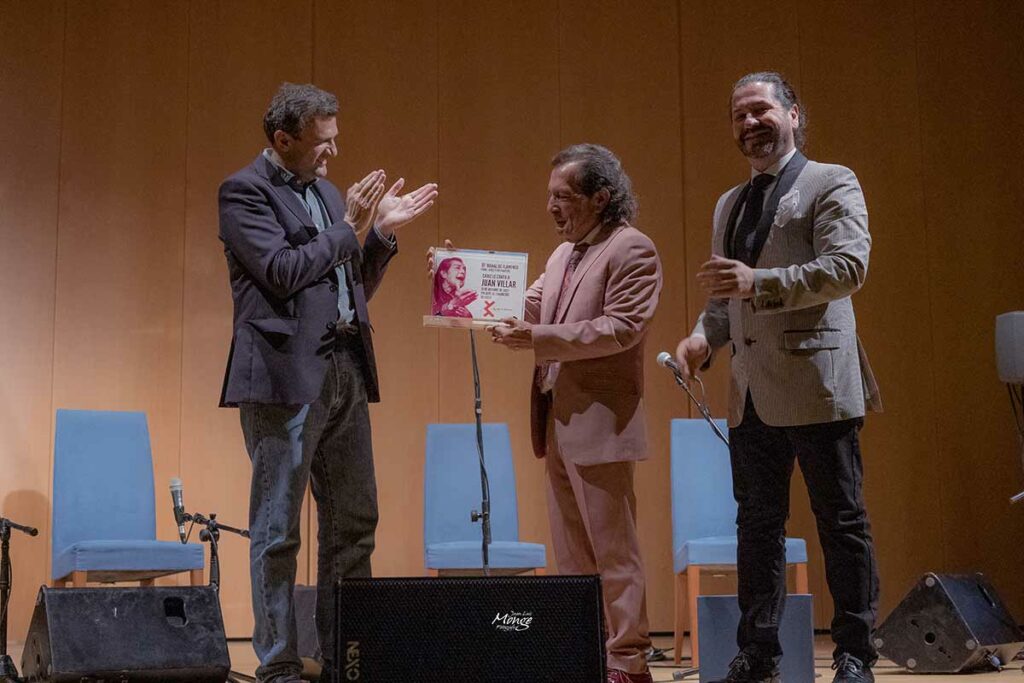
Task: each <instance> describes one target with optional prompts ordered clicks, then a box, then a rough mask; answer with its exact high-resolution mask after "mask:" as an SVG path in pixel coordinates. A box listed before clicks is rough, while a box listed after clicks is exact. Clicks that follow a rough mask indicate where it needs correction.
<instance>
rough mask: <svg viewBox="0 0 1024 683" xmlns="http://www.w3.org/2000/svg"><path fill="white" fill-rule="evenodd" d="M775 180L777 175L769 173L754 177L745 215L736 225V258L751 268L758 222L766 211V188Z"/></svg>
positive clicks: (744, 211)
mask: <svg viewBox="0 0 1024 683" xmlns="http://www.w3.org/2000/svg"><path fill="white" fill-rule="evenodd" d="M774 180H775V176H773V175H769V174H768V173H761V174H760V175H756V176H754V179H753V180H751V181H750V191H749V192H747V200H746V205H745V206H744V207H743V217H742V218H741V219H740V224H739V225H738V226H736V237H735V239H734V240H733V245H734V246H735V253H736V258H737V259H738V260H740V261H743V262H744V263H746V264H747V265H748V266H750V267H751V268H753V267H754V263H753V261H754V242H755V240H756V235H757V224H758V222H760V220H761V212H762V211H764V190H765V188H766V187H768V186H769V185H771V183H772V181H774Z"/></svg>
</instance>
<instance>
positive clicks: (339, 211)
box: [316, 179, 345, 225]
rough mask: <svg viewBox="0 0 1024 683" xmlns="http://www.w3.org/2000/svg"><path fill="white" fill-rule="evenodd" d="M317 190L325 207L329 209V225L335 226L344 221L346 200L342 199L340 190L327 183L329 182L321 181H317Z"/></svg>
mask: <svg viewBox="0 0 1024 683" xmlns="http://www.w3.org/2000/svg"><path fill="white" fill-rule="evenodd" d="M316 189H317V191H318V192H319V193H320V198H321V199H323V200H324V206H325V207H326V208H327V221H328V222H327V224H328V225H333V224H334V223H337V222H338V221H340V220H342V218H344V216H345V200H344V199H342V198H341V193H340V192H338V188H336V187H334V185H333V184H331V183H329V182H327V180H324V179H321V180H318V181H317V183H316Z"/></svg>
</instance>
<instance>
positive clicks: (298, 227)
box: [218, 155, 397, 406]
mask: <svg viewBox="0 0 1024 683" xmlns="http://www.w3.org/2000/svg"><path fill="white" fill-rule="evenodd" d="M316 190H317V191H318V192H319V193H320V197H321V198H322V199H323V203H324V206H326V207H327V213H328V221H329V226H328V227H327V229H326V230H324V231H323V232H320V233H318V232H317V229H316V226H315V225H314V223H313V219H312V218H311V217H310V215H309V211H307V210H306V207H304V206H303V205H302V202H301V201H300V200H299V198H298V197H297V196H296V195H295V193H294V192H292V190H291V188H289V187H288V185H287V184H285V182H284V180H283V179H282V178H281V176H280V174H279V173H278V172H277V169H276V167H275V166H274V165H273V164H272V163H271V162H270V161H269V160H268V159H267V158H265V157H264V156H263V155H260V156H258V157H256V160H255V161H253V162H252V163H251V164H249V165H248V166H246V167H245V168H243V169H242V170H241V171H238V172H237V173H235V174H234V175H232V176H230V177H229V178H227V180H225V181H224V182H223V183H222V184H221V186H220V193H219V197H218V203H219V206H220V239H221V241H223V242H224V253H225V255H226V256H227V260H228V273H229V276H230V279H231V296H232V298H233V299H234V304H235V314H234V328H233V333H232V338H231V351H230V352H229V354H228V364H227V370H226V371H225V374H224V387H223V389H222V391H221V398H220V405H221V406H236V405H238V404H239V403H243V402H254V403H280V404H302V403H312V402H313V401H314V400H316V398H317V397H318V396H319V395H320V389H321V387H322V386H323V381H324V377H325V376H326V374H327V365H328V358H329V356H330V353H331V350H332V348H333V345H334V341H335V330H334V325H335V323H336V322H337V320H338V280H337V275H336V271H335V267H336V266H343V267H344V269H345V272H346V273H347V274H348V278H349V284H350V287H351V291H352V299H353V304H354V308H355V312H356V320H355V321H354V322H356V323H357V324H358V326H359V338H360V341H361V342H362V343H361V344H358V345H357V346H359V348H360V349H361V352H362V354H363V361H364V362H363V363H362V366H363V372H364V376H365V380H366V393H367V398H368V399H369V401H370V402H375V401H379V400H380V391H379V388H378V384H377V365H376V362H375V360H374V356H373V343H372V340H371V338H370V318H369V314H368V312H367V307H366V302H367V300H369V298H370V297H371V296H373V293H374V291H376V289H377V286H378V285H379V284H380V281H381V279H382V278H383V276H384V271H385V270H386V269H387V263H388V261H389V260H390V259H391V257H392V256H394V255H395V254H396V253H397V248H394V247H392V246H391V245H389V244H388V243H387V242H386V241H385V240H383V239H381V237H380V236H379V235H378V234H377V231H376V230H372V229H371V230H370V231H369V233H368V235H367V237H366V241H365V244H364V245H363V246H362V247H361V246H360V244H359V240H358V239H357V238H356V234H355V232H354V231H353V229H352V226H350V225H349V224H348V223H346V222H345V221H344V220H343V219H344V216H345V201H344V199H342V197H341V194H340V193H339V192H338V189H337V188H336V187H334V185H332V184H331V183H329V182H328V181H327V180H325V179H323V178H321V179H320V180H318V181H317V183H316Z"/></svg>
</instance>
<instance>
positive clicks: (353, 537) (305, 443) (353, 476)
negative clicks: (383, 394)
mask: <svg viewBox="0 0 1024 683" xmlns="http://www.w3.org/2000/svg"><path fill="white" fill-rule="evenodd" d="M354 344H359V340H358V338H356V337H347V338H344V337H343V338H342V339H341V340H339V343H338V349H337V350H336V351H334V353H333V354H332V356H331V363H330V365H329V369H328V371H327V377H326V378H325V380H324V385H323V389H322V390H321V392H320V396H319V398H317V400H316V401H314V402H313V403H309V404H306V405H276V404H259V403H245V404H242V405H241V406H240V415H241V421H242V433H243V435H244V436H245V446H246V449H247V450H248V452H249V458H250V459H251V460H252V491H251V495H250V501H249V530H250V533H251V535H252V539H251V541H250V551H249V554H250V565H251V574H252V604H253V613H254V615H255V618H256V626H255V631H254V633H253V639H252V642H253V648H254V649H255V650H256V655H257V656H258V657H259V660H260V666H259V668H258V669H257V671H256V675H257V678H258V679H259V680H260V681H261V682H262V681H267V682H269V681H280V682H283V681H298V680H299V679H298V675H299V672H300V671H301V669H302V664H301V662H300V660H299V656H298V652H297V646H296V643H297V634H296V626H295V609H294V604H293V600H294V598H293V589H294V585H295V572H296V564H297V562H296V560H297V557H298V552H299V547H300V545H301V538H300V533H299V529H300V521H301V512H302V501H303V498H304V496H305V492H306V486H307V484H309V483H311V484H312V490H313V498H314V499H315V500H316V506H317V519H318V521H319V526H320V528H319V535H318V538H317V541H318V544H319V547H318V553H317V558H318V563H319V568H318V572H317V608H316V622H317V634H318V636H319V638H320V646H321V650H322V652H323V655H324V659H325V671H329V670H330V668H331V667H332V664H333V662H332V659H333V656H334V637H333V632H334V624H335V615H334V600H333V590H332V589H333V586H334V584H335V583H336V582H337V581H338V580H339V579H341V578H347V577H368V576H370V554H371V553H372V552H373V548H374V532H375V530H376V528H377V484H376V479H375V476H374V468H373V450H372V446H371V443H370V414H369V409H368V407H367V400H366V387H365V384H364V380H363V374H362V370H361V368H360V364H359V363H360V362H359V360H357V359H358V354H357V353H354V352H353V351H352V348H351V347H352V345H354ZM325 680H326V679H325Z"/></svg>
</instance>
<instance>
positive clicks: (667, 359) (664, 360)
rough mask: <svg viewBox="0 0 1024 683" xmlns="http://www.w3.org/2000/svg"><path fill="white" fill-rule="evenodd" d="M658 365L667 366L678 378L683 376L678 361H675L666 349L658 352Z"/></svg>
mask: <svg viewBox="0 0 1024 683" xmlns="http://www.w3.org/2000/svg"><path fill="white" fill-rule="evenodd" d="M658 365H660V366H661V367H663V368H668V369H669V370H671V371H672V373H673V374H674V375H675V376H676V377H679V378H680V379H681V378H682V377H683V369H682V368H681V367H679V363H677V362H676V359H675V358H673V357H672V354H671V353H669V352H668V351H662V352H661V353H659V354H658Z"/></svg>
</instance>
